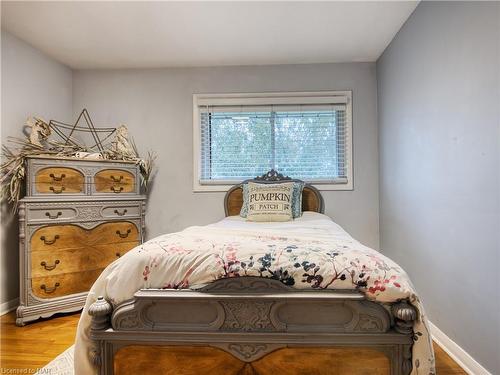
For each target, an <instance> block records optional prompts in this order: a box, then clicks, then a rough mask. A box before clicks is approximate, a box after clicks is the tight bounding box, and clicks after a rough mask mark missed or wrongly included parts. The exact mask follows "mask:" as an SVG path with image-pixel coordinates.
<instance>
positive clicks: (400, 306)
mask: <svg viewBox="0 0 500 375" xmlns="http://www.w3.org/2000/svg"><path fill="white" fill-rule="evenodd" d="M391 310H392V314H393V315H394V320H395V325H394V329H395V330H396V332H398V333H402V334H405V335H409V334H411V333H412V332H413V322H414V321H415V320H416V319H417V310H416V309H415V308H414V307H413V306H412V305H410V304H409V303H408V301H406V300H401V301H399V302H398V303H395V304H394V305H392V308H391Z"/></svg>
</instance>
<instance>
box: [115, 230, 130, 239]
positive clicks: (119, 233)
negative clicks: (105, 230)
mask: <svg viewBox="0 0 500 375" xmlns="http://www.w3.org/2000/svg"><path fill="white" fill-rule="evenodd" d="M130 232H132V231H131V230H130V229H127V232H126V233H122V232H120V231H119V230H117V231H116V234H117V235H119V236H120V238H127V237H128V235H129V234H130Z"/></svg>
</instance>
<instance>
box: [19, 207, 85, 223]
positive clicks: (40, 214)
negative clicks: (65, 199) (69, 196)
mask: <svg viewBox="0 0 500 375" xmlns="http://www.w3.org/2000/svg"><path fill="white" fill-rule="evenodd" d="M26 215H27V219H28V221H33V222H51V221H53V222H57V221H61V220H72V219H76V217H77V216H78V211H77V210H76V209H75V208H72V207H68V206H46V207H43V206H40V207H39V206H34V207H28V209H27V212H26Z"/></svg>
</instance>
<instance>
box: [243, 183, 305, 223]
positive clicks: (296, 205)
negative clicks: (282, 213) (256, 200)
mask: <svg viewBox="0 0 500 375" xmlns="http://www.w3.org/2000/svg"><path fill="white" fill-rule="evenodd" d="M261 185H264V184H261ZM266 185H269V184H266ZM304 185H305V182H302V181H294V182H293V192H292V217H293V218H294V219H296V218H298V217H301V216H302V190H304ZM242 189H243V204H242V205H241V210H240V216H241V217H245V218H246V217H247V215H248V182H247V183H244V184H243V186H242Z"/></svg>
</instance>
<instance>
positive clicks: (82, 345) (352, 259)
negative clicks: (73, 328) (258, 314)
mask: <svg viewBox="0 0 500 375" xmlns="http://www.w3.org/2000/svg"><path fill="white" fill-rule="evenodd" d="M244 275H248V276H262V277H270V278H274V279H278V280H281V281H282V282H283V283H285V284H287V285H289V286H292V287H294V288H299V289H308V288H313V289H358V290H360V291H362V292H363V293H365V295H366V297H367V298H369V299H371V300H374V301H377V302H381V303H384V302H393V301H396V300H399V299H402V298H407V299H409V300H410V302H411V303H412V304H413V305H414V306H415V307H416V308H417V310H418V312H419V318H418V320H417V321H416V322H415V325H414V332H415V335H414V340H415V343H414V345H413V373H412V374H417V373H418V374H425V375H428V374H434V373H435V370H434V354H433V351H432V345H431V340H430V335H429V330H428V328H427V322H426V318H425V315H424V310H423V308H422V305H421V303H420V300H419V298H418V296H417V295H416V292H415V289H414V287H413V286H412V284H411V282H410V280H409V278H408V276H407V275H406V273H405V272H404V271H403V270H402V269H401V267H399V266H398V265H397V264H396V263H394V262H393V261H391V260H390V259H388V258H386V257H385V256H383V255H382V254H380V253H379V252H377V251H375V250H373V249H370V248H368V247H366V246H364V245H362V244H361V243H359V242H358V241H356V240H354V239H353V238H352V237H351V236H349V235H348V234H347V233H346V232H345V231H344V230H343V229H342V228H341V227H340V226H339V225H337V224H335V223H334V222H333V221H332V220H331V219H330V218H328V217H327V216H325V215H321V214H318V213H312V212H305V213H304V215H303V216H302V217H301V218H298V219H296V220H294V221H292V222H284V223H253V222H247V221H245V220H244V219H242V218H240V217H236V216H232V217H228V218H226V219H224V220H221V221H220V222H218V223H215V224H211V225H207V226H203V227H190V228H187V229H185V230H183V231H182V232H178V233H171V234H166V235H163V236H159V237H156V238H154V239H152V240H150V241H148V242H146V243H144V244H143V245H141V246H138V247H136V248H135V249H133V250H131V251H130V252H128V253H127V254H126V255H125V256H123V257H122V258H120V259H118V260H116V261H115V262H113V263H112V264H110V265H109V266H108V267H107V268H106V269H105V270H104V271H103V273H102V274H101V276H100V277H99V279H98V280H97V281H96V282H95V284H94V286H93V287H92V289H91V291H90V293H89V296H88V298H87V303H86V306H85V308H84V310H83V313H82V316H81V318H80V322H79V325H78V331H77V337H76V346H75V372H76V375H88V374H93V373H95V372H96V371H95V369H94V368H93V367H92V365H91V363H90V359H89V351H90V349H91V341H90V339H89V336H88V334H89V329H90V317H89V316H88V314H87V309H88V307H89V306H90V304H92V303H93V302H94V301H95V299H96V298H97V297H98V296H104V297H105V298H106V299H108V300H109V301H110V302H111V303H112V304H114V305H116V304H119V303H121V302H123V301H125V300H127V299H130V298H132V297H133V295H134V293H135V292H136V291H138V290H139V289H142V288H189V287H191V286H196V285H201V284H206V283H209V282H212V281H214V280H217V279H220V278H225V277H238V276H244Z"/></svg>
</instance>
